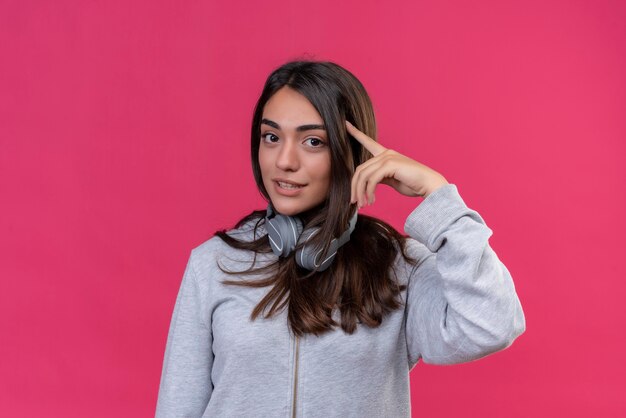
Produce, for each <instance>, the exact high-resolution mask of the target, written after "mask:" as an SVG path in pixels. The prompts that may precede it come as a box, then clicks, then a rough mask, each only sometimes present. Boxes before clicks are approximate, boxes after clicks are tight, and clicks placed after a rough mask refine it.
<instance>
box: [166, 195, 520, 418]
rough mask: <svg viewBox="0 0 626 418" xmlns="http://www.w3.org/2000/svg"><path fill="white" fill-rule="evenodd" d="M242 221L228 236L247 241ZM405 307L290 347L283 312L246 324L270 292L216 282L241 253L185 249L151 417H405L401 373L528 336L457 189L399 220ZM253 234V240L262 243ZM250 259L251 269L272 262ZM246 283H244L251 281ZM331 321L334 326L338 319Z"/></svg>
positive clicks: (479, 223)
mask: <svg viewBox="0 0 626 418" xmlns="http://www.w3.org/2000/svg"><path fill="white" fill-rule="evenodd" d="M251 228H252V227H251V223H249V224H247V225H243V226H242V227H240V228H239V229H233V230H231V231H229V234H230V235H233V236H237V235H239V236H237V237H238V238H242V237H246V238H252V229H251ZM404 230H405V232H406V233H407V234H408V235H409V236H410V237H411V238H410V239H409V240H408V251H409V254H410V255H411V256H412V257H414V258H416V259H417V260H418V264H417V265H416V266H411V265H410V264H408V263H407V262H406V261H405V260H404V259H403V258H402V257H401V256H400V255H399V256H398V257H397V258H396V261H395V263H396V264H395V265H396V271H397V274H398V279H399V280H400V282H401V284H406V285H407V286H408V287H407V290H405V291H403V292H402V293H401V294H402V300H403V302H404V303H405V304H404V306H403V307H402V308H400V309H398V310H396V311H394V312H392V313H391V314H390V315H388V316H386V317H385V318H384V319H383V323H382V324H381V326H379V327H378V328H368V327H366V326H363V325H360V324H359V325H358V327H357V331H356V332H355V333H354V334H352V335H348V334H346V333H344V332H343V330H341V328H337V329H336V330H335V331H333V332H330V333H326V334H324V335H321V336H319V337H317V336H315V335H306V336H304V337H300V338H293V337H292V334H291V333H290V332H289V330H288V323H287V316H286V312H287V310H286V309H285V310H284V311H283V312H282V313H281V314H280V315H278V316H276V317H273V318H271V319H264V318H263V317H262V315H261V316H259V317H257V319H256V320H255V321H251V320H250V319H249V317H250V313H251V312H252V309H253V308H254V307H255V306H256V305H257V304H258V302H259V301H260V300H261V298H262V297H263V296H264V295H265V294H266V293H267V292H268V291H269V287H265V288H250V287H241V286H232V285H223V284H221V283H220V281H221V280H223V279H228V280H233V279H235V278H236V277H237V276H229V275H227V274H225V273H223V272H221V271H220V269H219V268H218V267H217V265H216V261H217V260H219V261H220V263H221V264H222V266H223V267H225V268H227V269H238V270H242V269H246V268H248V267H250V265H251V262H252V256H251V253H250V252H247V251H242V250H236V249H233V248H231V247H229V246H228V245H226V244H225V243H224V242H223V241H222V240H221V239H220V238H218V237H213V238H211V239H209V240H208V241H206V242H204V243H203V244H201V245H199V246H198V247H197V248H195V249H193V250H192V251H191V255H190V257H189V261H188V263H187V267H186V270H185V273H184V276H183V279H182V283H181V286H180V290H179V292H178V297H177V299H176V304H175V307H174V312H173V315H172V320H171V323H170V327H169V335H168V339H167V344H166V348H165V356H164V360H163V370H162V376H161V383H160V388H159V395H158V401H157V407H156V417H287V418H288V417H307V418H313V417H324V418H328V417H359V418H363V417H394V418H395V417H410V416H411V406H410V392H409V371H410V370H411V369H412V368H413V367H414V366H415V364H416V363H417V362H418V361H419V360H420V359H421V360H422V361H423V362H424V363H428V364H456V363H463V362H468V361H472V360H476V359H479V358H482V357H485V356H487V355H490V354H493V353H495V352H497V351H500V350H503V349H505V348H507V347H509V346H510V345H511V344H512V343H513V341H514V340H515V339H516V338H517V337H518V336H519V335H520V334H522V333H523V332H524V331H525V329H526V321H525V318H524V313H523V311H522V306H521V304H520V301H519V299H518V296H517V294H516V291H515V287H514V284H513V280H512V278H511V275H510V273H509V271H508V270H507V268H506V267H505V266H504V264H502V262H501V261H500V260H499V259H498V256H497V255H496V253H495V252H494V251H493V249H492V248H491V247H490V246H489V243H488V239H489V237H490V236H491V235H492V233H493V232H492V230H491V229H490V228H489V227H487V225H486V224H485V221H484V220H483V219H482V218H481V216H480V215H479V214H478V213H477V212H476V211H474V210H472V209H469V208H468V207H467V206H466V204H465V202H464V201H463V200H462V198H461V196H460V195H459V193H458V190H457V187H456V185H454V184H447V185H444V186H442V187H440V188H439V189H437V190H435V191H434V192H433V193H431V194H430V195H429V196H428V197H427V198H426V199H424V200H423V201H422V202H421V203H420V204H419V206H418V207H417V208H415V209H414V210H413V211H412V212H411V214H410V215H409V216H408V218H407V220H406V223H405V226H404ZM265 233H266V232H265V230H264V229H263V228H262V227H260V228H259V229H257V238H258V237H259V236H260V234H265ZM275 257H276V256H275V255H274V254H272V253H269V254H262V255H259V257H258V259H257V262H258V263H259V264H257V265H263V263H267V262H272V261H274V260H275V259H276V258H275ZM253 277H254V276H247V277H246V278H247V279H251V278H253ZM333 318H334V319H335V320H336V321H337V322H340V316H339V312H338V310H336V311H335V312H334V314H333Z"/></svg>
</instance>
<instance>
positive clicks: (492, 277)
mask: <svg viewBox="0 0 626 418" xmlns="http://www.w3.org/2000/svg"><path fill="white" fill-rule="evenodd" d="M404 230H405V232H406V233H407V234H408V235H409V236H410V237H412V238H414V240H417V241H419V243H421V244H423V245H419V244H418V243H416V242H415V241H413V240H411V239H409V251H410V253H412V254H411V255H415V252H417V254H418V259H419V260H418V264H417V265H416V266H409V268H412V270H411V272H410V274H409V279H408V288H407V302H406V309H405V312H406V322H405V324H406V325H405V326H406V329H405V331H406V332H405V335H406V343H407V348H408V361H409V369H412V368H413V367H414V366H415V364H416V363H417V362H418V361H419V359H420V358H421V359H423V361H424V363H428V364H456V363H464V362H468V361H472V360H476V359H479V358H482V357H485V356H487V355H489V354H492V353H495V352H497V351H500V350H503V349H505V348H507V347H509V346H510V345H511V344H512V343H513V341H514V340H515V339H516V338H517V337H518V336H519V335H521V334H522V333H523V332H524V331H525V329H526V321H525V318H524V313H523V311H522V306H521V304H520V301H519V299H518V296H517V294H516V292H515V286H514V284H513V280H512V278H511V275H510V273H509V271H508V270H507V268H506V267H505V266H504V264H502V262H501V261H500V260H499V259H498V256H497V255H496V253H495V252H494V251H493V249H492V248H491V247H490V246H489V242H488V239H489V237H490V236H491V235H492V234H493V231H492V230H491V229H489V227H487V225H486V224H485V221H484V220H483V219H482V218H481V216H480V215H479V214H478V212H476V211H474V210H472V209H469V208H468V207H467V206H466V205H465V202H464V201H463V199H462V198H461V196H460V195H459V193H458V190H457V187H456V185H454V184H446V185H444V186H441V187H440V188H438V189H437V190H435V191H434V192H432V193H431V194H430V195H428V197H426V199H424V200H423V201H422V202H421V203H420V205H419V206H418V207H417V208H416V209H414V210H413V212H411V214H410V215H409V216H408V218H407V220H406V223H405V226H404ZM411 247H413V248H412V249H411Z"/></svg>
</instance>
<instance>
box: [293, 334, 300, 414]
mask: <svg viewBox="0 0 626 418" xmlns="http://www.w3.org/2000/svg"><path fill="white" fill-rule="evenodd" d="M295 345H296V350H295V353H296V360H295V368H294V371H293V403H292V404H291V417H292V418H296V391H297V390H298V351H299V350H298V348H299V346H300V341H299V339H298V336H297V335H296V341H295Z"/></svg>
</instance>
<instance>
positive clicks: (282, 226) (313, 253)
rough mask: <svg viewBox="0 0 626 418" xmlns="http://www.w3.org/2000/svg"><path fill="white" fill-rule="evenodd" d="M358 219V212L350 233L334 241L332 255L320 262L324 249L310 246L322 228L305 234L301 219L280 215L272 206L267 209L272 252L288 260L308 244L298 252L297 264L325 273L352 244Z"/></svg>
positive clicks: (310, 230)
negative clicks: (340, 252) (349, 242)
mask: <svg viewBox="0 0 626 418" xmlns="http://www.w3.org/2000/svg"><path fill="white" fill-rule="evenodd" d="M357 215H358V211H355V212H354V215H352V218H350V222H349V224H348V229H347V230H346V231H344V233H343V234H341V236H340V237H339V239H337V238H333V240H332V241H331V242H330V247H329V248H328V253H329V254H330V255H329V256H328V257H326V258H325V259H324V260H322V261H321V262H320V256H321V255H322V254H321V252H322V249H320V250H318V249H317V248H312V246H310V245H309V246H307V244H306V243H307V242H308V241H309V240H310V239H311V237H313V236H314V235H315V234H317V233H318V232H319V230H320V228H319V227H314V228H307V229H306V230H305V231H303V229H304V228H303V225H302V220H301V219H300V218H298V217H297V216H287V215H281V214H280V213H278V212H276V210H275V209H274V207H273V206H272V204H271V203H270V204H268V205H267V211H266V215H265V222H266V223H267V225H268V227H267V228H266V229H267V235H268V237H269V240H270V245H271V247H272V251H273V252H274V254H276V255H277V256H279V257H286V256H288V255H289V254H291V252H292V251H293V249H294V248H295V247H296V245H298V244H299V243H300V242H304V245H303V246H302V248H300V249H299V250H298V251H296V256H295V258H296V263H297V264H298V265H299V266H300V267H303V268H305V269H307V270H314V269H315V268H316V267H317V270H318V271H324V270H326V269H327V268H328V267H329V266H330V265H331V264H332V262H333V260H334V259H335V255H336V254H337V250H338V249H339V247H341V246H342V245H344V244H345V243H346V242H348V241H350V234H351V233H352V231H354V228H355V226H356V220H357V217H358V216H357Z"/></svg>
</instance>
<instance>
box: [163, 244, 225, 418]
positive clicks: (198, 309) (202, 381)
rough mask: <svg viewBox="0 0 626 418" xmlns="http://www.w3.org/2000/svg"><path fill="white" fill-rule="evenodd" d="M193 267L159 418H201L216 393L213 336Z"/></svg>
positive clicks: (171, 343) (176, 317)
mask: <svg viewBox="0 0 626 418" xmlns="http://www.w3.org/2000/svg"><path fill="white" fill-rule="evenodd" d="M200 295H201V292H200V290H199V286H198V282H197V279H196V274H195V270H194V263H193V252H192V255H191V256H190V258H189V261H188V262H187V267H186V269H185V273H184V275H183V279H182V283H181V285H180V289H179V291H178V296H177V298H176V304H175V306H174V312H173V314H172V320H171V322H170V327H169V333H168V337H167V344H166V347H165V355H164V359H163V370H162V374H161V384H160V386H159V395H158V399H157V407H156V415H155V416H156V417H157V418H160V417H163V418H165V417H182V416H185V417H200V416H202V414H203V412H204V410H205V408H206V406H207V404H208V402H209V398H210V397H211V393H212V391H213V385H212V383H211V368H212V365H213V351H212V347H211V345H212V340H213V337H212V334H211V328H210V325H207V324H206V323H205V320H204V319H203V318H204V317H205V316H204V315H203V312H204V309H203V304H202V298H201V296H200Z"/></svg>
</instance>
